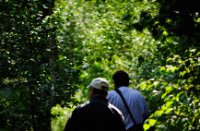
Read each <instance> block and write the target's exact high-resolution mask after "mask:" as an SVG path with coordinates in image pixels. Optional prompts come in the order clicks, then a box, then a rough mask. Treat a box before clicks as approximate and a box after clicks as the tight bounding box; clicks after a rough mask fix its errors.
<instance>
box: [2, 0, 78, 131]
mask: <svg viewBox="0 0 200 131" xmlns="http://www.w3.org/2000/svg"><path fill="white" fill-rule="evenodd" d="M53 8H54V1H38V0H34V1H21V0H17V1H16V0H6V1H5V0H3V1H0V10H1V11H0V12H1V13H0V19H1V21H0V30H1V33H0V60H1V61H0V128H1V130H51V126H50V124H51V114H50V110H51V107H53V106H54V105H56V104H57V103H59V104H61V105H65V106H66V105H67V102H68V101H71V100H72V99H71V96H72V94H73V92H74V91H75V86H74V85H72V79H76V76H78V75H77V74H78V72H77V71H76V70H75V69H74V68H73V67H72V66H73V64H74V63H75V60H77V61H78V59H74V57H73V55H72V53H70V54H67V53H66V52H67V51H68V50H69V49H66V50H61V49H59V47H60V46H61V45H62V43H59V42H57V41H56V34H57V29H58V28H61V27H60V22H61V19H60V16H59V14H58V13H59V10H53ZM53 11H55V12H54V14H52V13H53ZM56 12H57V13H56ZM61 58H67V60H66V61H63V59H61Z"/></svg>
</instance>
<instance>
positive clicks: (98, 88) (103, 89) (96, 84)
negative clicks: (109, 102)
mask: <svg viewBox="0 0 200 131" xmlns="http://www.w3.org/2000/svg"><path fill="white" fill-rule="evenodd" d="M89 87H90V88H92V91H93V93H94V94H96V95H97V94H98V95H101V96H106V95H107V91H108V89H109V87H110V85H109V83H108V81H107V80H106V79H105V78H102V77H98V78H95V79H93V80H92V82H91V83H90V85H89Z"/></svg>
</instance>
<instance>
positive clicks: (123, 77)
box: [107, 70, 149, 130]
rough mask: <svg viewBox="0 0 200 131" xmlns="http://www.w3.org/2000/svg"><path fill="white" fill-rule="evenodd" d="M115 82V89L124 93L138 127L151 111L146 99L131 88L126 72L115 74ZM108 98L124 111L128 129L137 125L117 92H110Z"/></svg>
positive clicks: (120, 71)
mask: <svg viewBox="0 0 200 131" xmlns="http://www.w3.org/2000/svg"><path fill="white" fill-rule="evenodd" d="M113 80H114V84H115V89H118V90H120V92H121V93H122V95H123V97H124V99H125V101H126V103H127V105H128V106H129V109H130V111H131V113H132V115H133V117H134V120H135V121H136V123H137V124H138V125H139V124H142V123H143V122H144V121H145V120H146V119H147V117H148V115H149V111H148V109H147V106H146V103H145V99H144V98H143V96H142V94H141V93H140V92H139V91H137V90H134V89H132V88H129V76H128V74H127V73H126V72H124V71H122V70H119V71H117V72H115V73H114V75H113ZM107 98H108V100H109V101H110V102H111V103H112V104H113V105H115V106H116V107H117V108H118V109H119V110H121V111H122V113H123V115H124V117H125V124H126V129H127V130H128V129H130V128H131V127H132V126H133V125H134V124H135V123H134V122H133V120H132V119H131V116H130V114H129V113H128V110H127V108H126V106H125V104H124V103H123V101H122V98H121V97H120V96H119V94H118V93H117V92H116V91H115V90H113V91H110V92H108V96H107Z"/></svg>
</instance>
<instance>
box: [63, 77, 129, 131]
mask: <svg viewBox="0 0 200 131" xmlns="http://www.w3.org/2000/svg"><path fill="white" fill-rule="evenodd" d="M109 87H110V86H109V83H108V82H107V80H106V79H104V78H96V79H93V80H92V82H91V83H90V85H89V87H88V88H89V90H90V91H89V92H90V100H89V101H88V102H86V103H84V104H82V105H80V106H78V107H77V108H76V109H75V110H74V111H73V112H72V115H71V117H70V118H69V120H68V121H67V123H66V126H65V129H64V130H65V131H126V130H125V124H124V118H123V115H122V113H121V111H120V110H119V109H117V108H116V107H115V106H113V105H112V104H110V103H109V102H108V100H107V98H106V96H107V90H108V88H109Z"/></svg>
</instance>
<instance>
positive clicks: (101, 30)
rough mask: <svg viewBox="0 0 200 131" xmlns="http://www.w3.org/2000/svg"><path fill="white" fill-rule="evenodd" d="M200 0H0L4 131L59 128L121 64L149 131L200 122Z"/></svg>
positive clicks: (192, 130) (193, 129) (0, 121)
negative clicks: (93, 85) (95, 83)
mask: <svg viewBox="0 0 200 131" xmlns="http://www.w3.org/2000/svg"><path fill="white" fill-rule="evenodd" d="M199 7H200V1H199V0H190V1H188V0H171V1H167V0H160V1H158V0H0V130H1V131H50V130H52V131H62V130H63V128H64V125H65V123H66V121H67V119H68V117H69V115H70V113H71V112H72V110H73V109H74V108H75V107H76V106H77V105H79V104H80V103H82V102H85V101H86V100H88V89H87V86H88V84H89V83H90V81H91V80H92V79H93V78H95V77H98V76H101V77H105V78H106V79H107V80H108V81H109V82H110V83H111V87H112V88H111V90H112V89H114V87H113V84H112V80H111V78H112V74H113V73H114V72H115V71H116V70H117V69H123V70H126V71H127V72H128V73H129V74H130V77H131V84H130V87H131V88H134V89H137V90H139V91H141V92H142V94H143V96H144V97H145V100H146V102H147V105H148V108H149V110H150V113H151V114H150V116H149V118H148V119H147V120H146V121H145V124H144V129H145V131H148V130H149V131H150V130H155V131H199V130H200V99H199V97H200V82H199V80H200V14H199V13H200V8H199Z"/></svg>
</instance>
